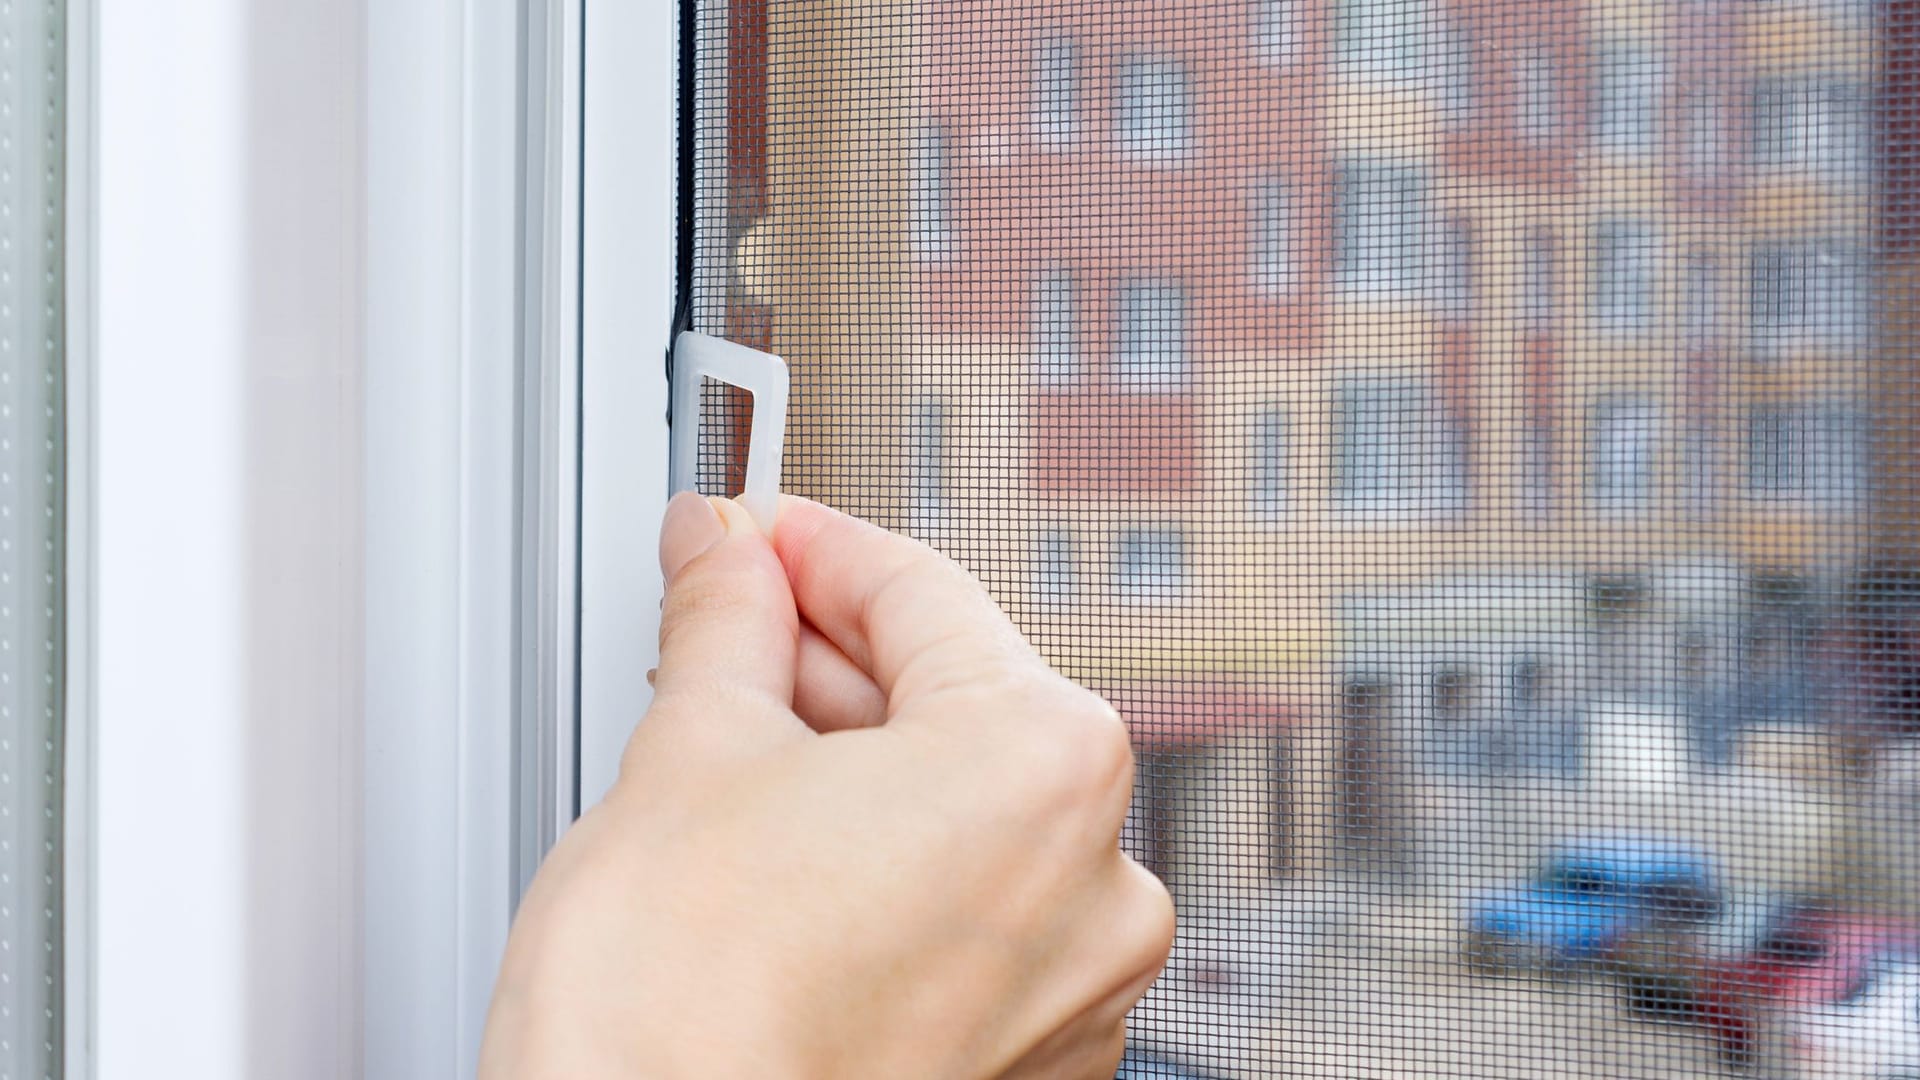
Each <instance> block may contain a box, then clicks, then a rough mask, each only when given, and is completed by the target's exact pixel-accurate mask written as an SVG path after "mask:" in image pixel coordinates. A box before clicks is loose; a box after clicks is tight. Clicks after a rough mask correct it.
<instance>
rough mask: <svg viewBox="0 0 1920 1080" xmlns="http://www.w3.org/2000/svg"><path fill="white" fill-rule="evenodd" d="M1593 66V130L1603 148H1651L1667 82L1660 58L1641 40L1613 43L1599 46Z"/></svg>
mask: <svg viewBox="0 0 1920 1080" xmlns="http://www.w3.org/2000/svg"><path fill="white" fill-rule="evenodd" d="M1594 67H1595V71H1594V84H1595V85H1594V133H1595V136H1596V137H1597V138H1598V139H1599V141H1600V146H1601V148H1602V149H1605V150H1613V151H1626V152H1635V153H1644V152H1646V151H1650V150H1652V149H1653V147H1654V141H1655V139H1656V138H1657V136H1658V134H1659V130H1660V104H1661V103H1660V95H1661V92H1662V90H1663V88H1664V85H1665V74H1664V70H1663V69H1662V67H1661V64H1660V62H1659V58H1658V57H1657V56H1656V55H1655V54H1654V53H1653V51H1652V50H1650V49H1648V48H1647V47H1645V46H1643V45H1640V44H1638V43H1632V42H1610V43H1607V44H1604V45H1602V46H1601V47H1600V49H1599V51H1598V53H1597V55H1596V57H1595V64H1594Z"/></svg>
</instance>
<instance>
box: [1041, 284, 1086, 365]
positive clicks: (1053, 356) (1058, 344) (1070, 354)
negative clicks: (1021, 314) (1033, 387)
mask: <svg viewBox="0 0 1920 1080" xmlns="http://www.w3.org/2000/svg"><path fill="white" fill-rule="evenodd" d="M1078 327H1079V318H1078V316H1077V314H1076V312H1075V309H1074V287H1073V275H1072V274H1071V273H1070V272H1068V271H1066V270H1061V269H1054V270H1047V271H1045V272H1043V273H1041V274H1040V276H1039V277H1038V278H1037V279H1035V281H1034V287H1033V353H1034V360H1035V365H1036V366H1035V371H1036V374H1038V375H1039V377H1040V379H1041V381H1042V382H1067V381H1071V380H1073V379H1076V378H1078V377H1079V376H1080V341H1079V331H1078Z"/></svg>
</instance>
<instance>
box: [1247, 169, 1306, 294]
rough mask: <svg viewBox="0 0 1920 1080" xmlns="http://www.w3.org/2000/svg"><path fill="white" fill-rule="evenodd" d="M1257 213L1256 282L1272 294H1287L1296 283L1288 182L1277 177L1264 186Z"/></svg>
mask: <svg viewBox="0 0 1920 1080" xmlns="http://www.w3.org/2000/svg"><path fill="white" fill-rule="evenodd" d="M1255 199H1256V200H1257V205H1256V206H1255V209H1254V213H1253V282H1254V285H1255V287H1257V288H1260V289H1264V290H1266V291H1268V292H1276V293H1283V292H1288V291H1290V290H1292V289H1293V287H1294V286H1295V284H1296V276H1295V275H1296V274H1297V272H1298V267H1297V265H1296V263H1295V259H1294V224H1293V214H1294V208H1293V195H1292V190H1291V189H1290V187H1289V186H1288V184H1287V182H1286V181H1285V180H1283V179H1279V178H1275V179H1271V180H1268V181H1267V182H1266V183H1264V184H1261V185H1260V188H1259V190H1258V192H1257V193H1256V194H1255Z"/></svg>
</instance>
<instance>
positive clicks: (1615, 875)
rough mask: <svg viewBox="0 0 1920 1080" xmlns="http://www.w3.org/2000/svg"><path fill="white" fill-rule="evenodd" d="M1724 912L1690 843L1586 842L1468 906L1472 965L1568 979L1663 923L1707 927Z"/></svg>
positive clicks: (1712, 877)
mask: <svg viewBox="0 0 1920 1080" xmlns="http://www.w3.org/2000/svg"><path fill="white" fill-rule="evenodd" d="M1720 905H1721V894H1720V885H1719V881H1718V874H1717V872H1716V870H1715V869H1714V865H1713V860H1712V859H1711V858H1710V857H1709V856H1708V855H1707V854H1706V853H1705V852H1704V851H1702V850H1701V849H1699V848H1697V847H1695V846H1693V845H1691V844H1686V843H1681V842H1678V841H1673V840H1664V839H1657V838H1649V837H1632V836H1629V837H1609V838H1599V839H1591V840H1585V841H1581V842H1577V843H1572V844H1568V845H1565V846H1563V847H1560V848H1558V849H1557V850H1555V851H1554V852H1553V853H1552V854H1551V855H1549V856H1548V858H1547V859H1546V860H1545V861H1544V862H1543V863H1542V864H1541V866H1540V869H1539V870H1538V871H1537V872H1536V873H1535V874H1534V875H1533V877H1532V878H1531V880H1529V881H1528V882H1526V883H1525V884H1522V885H1518V886H1515V887H1511V888H1506V889H1501V890H1498V891H1496V892H1493V893H1489V894H1487V895H1484V896H1481V897H1480V898H1478V899H1477V900H1475V901H1474V902H1473V903H1472V904H1471V905H1469V907H1468V910H1467V915H1466V934H1465V944H1464V949H1463V952H1464V959H1465V960H1466V962H1467V963H1468V965H1470V966H1471V967H1473V968H1475V969H1477V970H1480V971H1484V972H1490V973H1499V972H1517V971H1564V970H1569V969H1571V968H1573V967H1576V966H1578V965H1581V964H1584V963H1590V962H1593V961H1599V960H1604V959H1606V958H1607V957H1609V956H1610V955H1612V953H1613V951H1614V949H1615V948H1616V947H1617V946H1618V945H1619V944H1620V943H1621V942H1622V941H1623V940H1625V939H1626V938H1627V936H1628V935H1630V934H1632V933H1634V932H1636V931H1639V930H1642V929H1644V928H1646V927H1648V926H1650V925H1653V924H1654V923H1655V922H1656V921H1657V920H1678V921H1698V920H1703V919H1709V918H1712V917H1713V916H1714V915H1716V914H1717V913H1718V912H1719V910H1720Z"/></svg>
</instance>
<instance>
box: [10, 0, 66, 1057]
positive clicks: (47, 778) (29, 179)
mask: <svg viewBox="0 0 1920 1080" xmlns="http://www.w3.org/2000/svg"><path fill="white" fill-rule="evenodd" d="M65 7H66V5H65V4H64V3H58V2H39V3H31V4H27V3H20V4H8V5H4V6H0V46H4V48H0V1076H14V1077H57V1076H59V1075H61V1071H62V1070H61V1048H62V1044H63V1040H64V1035H63V1028H62V1007H61V964H62V961H63V950H62V945H61V919H60V911H61V858H62V851H61V834H60V823H61V820H62V816H63V815H62V812H61V775H62V759H61V747H62V743H63V741H64V733H63V728H62V720H63V716H62V707H63V700H64V696H63V670H64V669H63V664H64V659H63V658H64V652H65V650H64V646H63V643H62V638H63V634H64V627H65V619H64V610H63V596H64V590H63V589H62V587H61V582H62V572H63V571H62V552H63V545H64V544H65V529H64V521H65V513H66V503H65V498H64V484H63V461H64V451H63V441H62V431H61V418H62V415H63V412H64V409H65V405H64V399H63V394H64V389H65V382H64V380H65V370H64V363H63V361H64V356H65V345H66V336H65V317H66V307H65V291H64V288H63V285H64V281H65V273H66V263H65V258H64V254H65V250H66V225H65V215H64V210H65V197H64V184H65V179H66V169H65V162H66V153H65V150H66V62H65V53H66V24H65V18H64V11H65Z"/></svg>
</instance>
